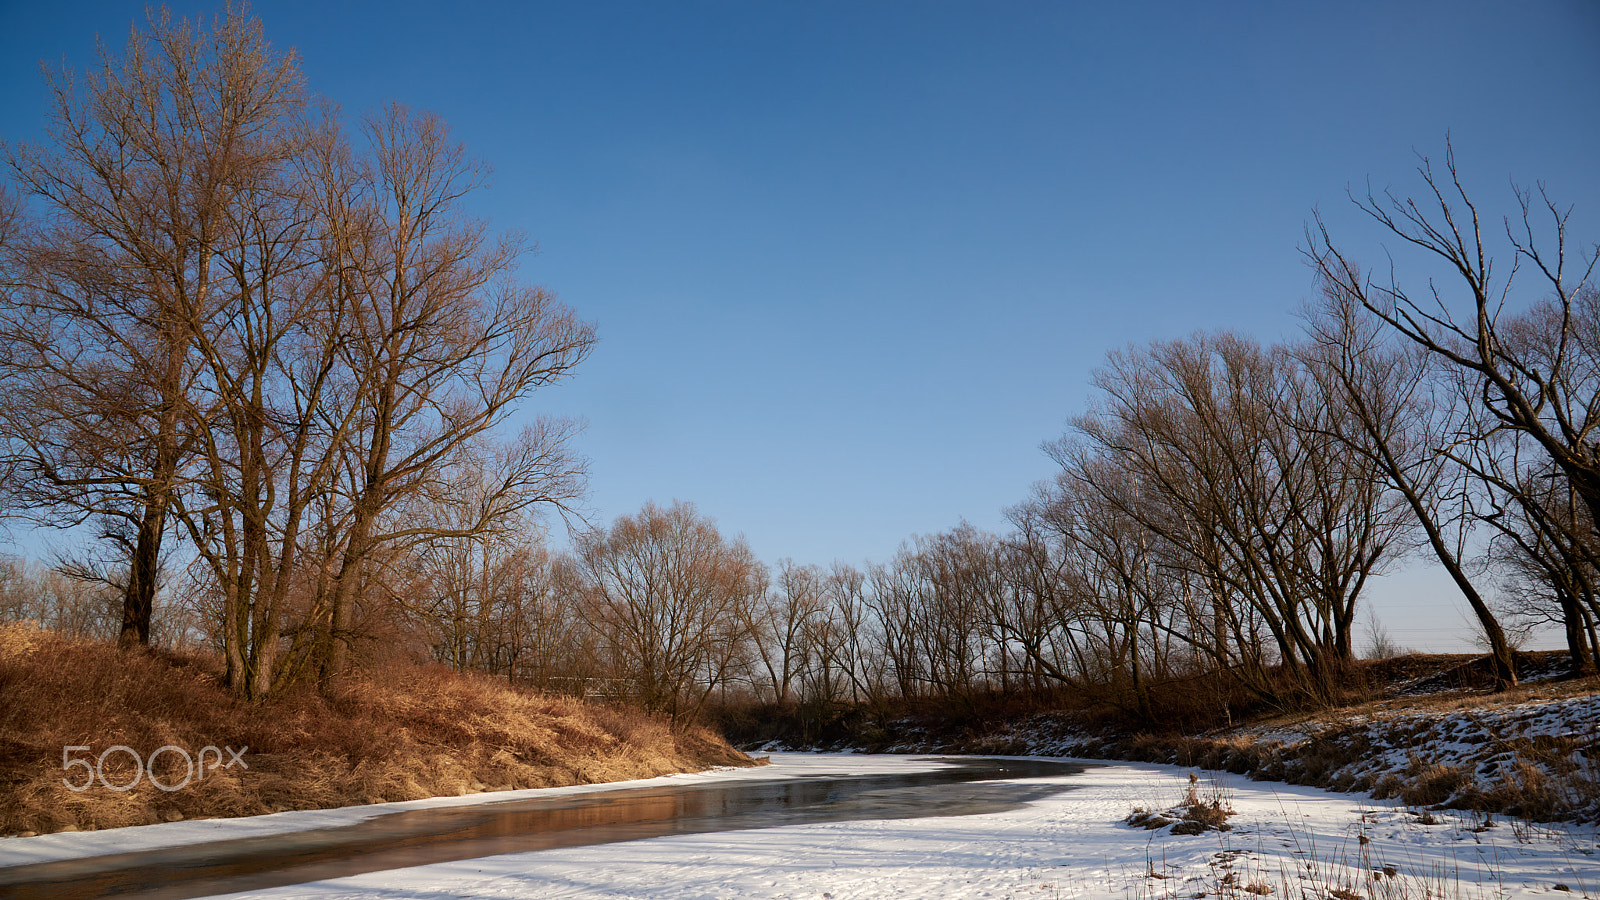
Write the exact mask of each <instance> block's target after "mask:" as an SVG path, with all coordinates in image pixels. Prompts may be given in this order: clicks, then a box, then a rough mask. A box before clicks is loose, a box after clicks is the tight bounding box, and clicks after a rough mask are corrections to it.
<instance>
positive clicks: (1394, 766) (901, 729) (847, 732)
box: [743, 657, 1600, 822]
mask: <svg viewBox="0 0 1600 900" xmlns="http://www.w3.org/2000/svg"><path fill="white" fill-rule="evenodd" d="M1428 659H1429V661H1430V662H1429V664H1427V665H1421V664H1418V665H1404V664H1401V665H1395V666H1393V667H1392V669H1393V671H1396V672H1400V673H1404V674H1405V676H1406V677H1403V678H1398V679H1396V680H1395V681H1394V682H1393V683H1390V684H1387V685H1383V686H1382V689H1381V690H1379V691H1376V693H1377V694H1378V695H1379V699H1374V700H1369V701H1367V702H1363V703H1358V704H1353V705H1349V706H1342V707H1336V708H1330V709H1323V710H1316V711H1310V712H1296V713H1288V714H1278V715H1262V716H1259V717H1257V718H1255V719H1253V720H1251V721H1248V722H1243V723H1240V724H1236V725H1232V726H1228V727H1220V728H1211V729H1204V730H1197V731H1192V732H1183V731H1155V730H1135V729H1131V728H1117V727H1107V725H1106V720H1105V719H1104V718H1103V717H1102V718H1099V719H1095V720H1091V719H1090V716H1089V714H1088V713H1086V712H1085V711H1083V710H1074V709H1065V710H1044V711H1041V710H1029V711H1023V712H1020V713H1017V714H1012V715H971V716H967V717H965V718H950V717H941V716H939V715H927V714H915V713H911V714H896V713H889V714H881V713H880V714H879V715H877V716H876V717H872V716H869V715H867V714H865V712H864V711H857V713H855V715H857V716H859V719H857V720H855V724H854V725H853V726H852V727H832V728H829V729H826V730H824V731H821V732H820V734H819V736H818V737H817V738H814V739H811V740H804V739H802V740H796V739H795V738H794V737H792V736H784V737H776V738H766V739H758V740H749V741H746V742H745V743H744V744H743V746H746V747H748V748H752V749H759V750H763V751H776V750H820V751H845V750H858V751H871V752H888V753H974V754H1014V755H1044V756H1075V757H1085V758H1095V759H1115V760H1126V761H1132V762H1159V763H1167V764H1173V765H1182V766H1192V767H1198V768H1203V769H1209V770H1219V771H1227V772H1231V773H1234V774H1240V775H1247V776H1249V777H1250V778H1257V779H1262V780H1267V781H1282V782H1286V783H1289V784H1297V785H1306V786H1312V787H1321V788H1327V789H1330V790H1334V791H1339V792H1349V793H1358V794H1368V795H1370V796H1371V797H1372V798H1374V799H1379V800H1386V799H1390V798H1398V799H1400V800H1402V801H1404V802H1406V803H1408V804H1410V805H1411V806H1414V807H1418V808H1430V809H1435V810H1442V809H1457V810H1463V811H1469V812H1476V813H1495V814H1505V815H1513V816H1519V817H1522V818H1526V819H1529V820H1532V821H1541V822H1550V821H1574V822H1597V821H1600V679H1594V678H1589V679H1583V680H1561V679H1557V678H1553V677H1551V675H1553V674H1554V673H1557V672H1559V671H1560V670H1561V669H1562V664H1561V662H1560V661H1559V660H1554V661H1549V662H1548V664H1547V665H1545V667H1544V668H1543V669H1542V670H1541V669H1531V670H1530V675H1531V677H1530V678H1529V679H1528V680H1527V682H1526V683H1525V684H1524V685H1523V686H1522V687H1520V688H1518V689H1516V690H1513V691H1508V692H1504V693H1498V694H1496V693H1489V692H1487V691H1485V690H1483V689H1482V688H1481V686H1480V685H1479V684H1478V683H1476V682H1475V681H1474V680H1473V679H1472V678H1470V677H1468V676H1469V675H1470V673H1471V672H1472V671H1473V666H1474V663H1473V661H1472V660H1471V659H1470V658H1465V657H1463V658H1449V657H1430V658H1428ZM1401 662H1402V663H1403V662H1404V661H1401ZM843 720H845V719H841V721H843Z"/></svg>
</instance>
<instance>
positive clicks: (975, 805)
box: [0, 759, 1083, 898]
mask: <svg viewBox="0 0 1600 900" xmlns="http://www.w3.org/2000/svg"><path fill="white" fill-rule="evenodd" d="M945 762H946V763H947V765H945V766H944V767H942V768H939V769H936V770H933V771H929V772H915V773H907V774H899V775H866V776H837V777H831V778H821V779H815V780H812V779H808V780H804V781H798V780H782V781H764V780H763V781H745V782H736V783H732V784H725V785H685V786H668V787H651V788H632V789H626V790H618V791H612V792H607V793H605V794H603V795H594V794H590V795H581V794H580V795H575V796H569V797H550V798H540V799H533V800H513V801H508V802H503V803H485V804H478V805H474V806H458V807H448V808H442V809H422V810H409V811H405V812H398V813H391V814H389V815H384V816H379V817H377V818H374V819H369V820H367V821H365V822H359V823H356V824H354V825H346V826H341V827H338V828H323V829H316V830H312V831H301V832H294V833H291V834H282V835H270V836H263V837H253V838H241V839H235V840H228V841H215V842H211V843H206V844H198V845H194V846H189V847H177V848H171V849H166V850H153V851H146V852H140V853H123V854H116V855H112V856H99V857H92V858H90V859H81V860H66V861H62V862H53V863H40V864H36V865H29V866H15V867H11V868H0V897H6V898H12V897H15V898H33V897H50V898H74V897H101V896H107V895H116V896H121V897H142V898H185V897H201V896H205V895H208V894H218V893H227V892H231V891H243V890H251V889H258V888H268V887H281V886H283V885H289V884H300V883H303V882H307V881H318V880H322V879H326V878H339V877H343V876H346V875H358V874H361V873H363V872H376V871H381V870H384V869H397V868H403V867H406V866H420V865H427V864H430V863H441V862H451V861H455V860H462V859H474V858H477V857H481V856H492V855H495V854H498V853H516V852H525V851H529V850H547V849H552V848H556V847H576V846H585V845H591V844H606V843H614V842H617V841H631V840H637V839H639V838H648V837H661V836H664V835H672V834H704V833H710V832H718V831H739V830H744V829H751V828H771V827H775V826H779V825H801V824H810V823H816V822H838V821H846V820H852V819H906V818H921V817H927V816H960V815H973V814H977V813H989V812H1001V811H1004V810H1007V809H1013V808H1016V807H1018V806H1020V805H1022V804H1024V803H1028V802H1030V801H1033V800H1038V799H1042V798H1044V797H1047V796H1049V795H1051V794H1055V793H1059V792H1061V791H1064V790H1068V789H1069V787H1070V786H1069V785H1066V784H1061V783H1039V782H1023V783H1016V782H1014V781H1013V779H1027V778H1040V777H1047V776H1062V775H1075V774H1077V773H1079V772H1081V771H1082V770H1083V766H1082V765H1080V764H1076V763H1063V762H1053V761H1046V760H1000V759H952V760H947V761H945Z"/></svg>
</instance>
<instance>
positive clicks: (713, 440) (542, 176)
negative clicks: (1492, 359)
mask: <svg viewBox="0 0 1600 900" xmlns="http://www.w3.org/2000/svg"><path fill="white" fill-rule="evenodd" d="M1222 6H1223V5H1222V4H1196V3H1142V4H1141V3H1128V4H1109V3H1105V4H1076V3H1037V4H1034V3H1008V4H978V3H934V2H915V3H913V2H903V3H861V2H851V3H826V2H819V3H804V4H801V3H785V4H780V3H766V2H728V3H564V4H544V3H509V2H507V3H492V2H482V3H473V2H459V3H450V4H442V3H416V2H385V3H357V2H339V0H322V2H316V3H312V2H259V3H256V4H254V5H253V7H252V8H253V11H254V12H255V13H256V14H257V15H259V16H260V17H261V18H262V20H263V21H264V23H265V26H266V30H267V34H268V36H269V38H270V39H271V40H272V41H273V43H274V44H275V45H277V46H279V47H282V48H288V47H294V48H296V49H297V50H298V51H299V53H300V54H301V56H302V58H303V66H304V70H305V72H306V74H307V77H308V79H309V82H310V85H311V87H312V88H313V89H314V90H315V91H317V92H319V93H321V94H323V95H325V96H327V97H329V98H332V99H333V100H336V101H338V102H339V103H341V104H342V105H343V107H344V109H345V111H346V112H347V113H348V114H351V115H355V114H359V113H360V112H361V111H363V110H367V109H371V108H373V107H374V106H376V105H378V104H381V103H384V102H386V101H388V100H391V99H398V100H401V101H402V102H405V103H408V104H411V105H413V106H418V107H425V108H429V109H432V110H435V111H437V112H438V113H440V114H441V115H443V116H444V117H445V118H446V119H447V120H448V121H449V122H450V123H451V125H452V126H453V128H454V134H455V135H456V137H457V138H459V139H460V140H461V141H463V142H464V143H465V144H466V145H467V147H468V148H469V149H470V151H471V152H472V153H474V154H475V155H477V156H478V157H480V158H482V159H484V160H485V161H487V162H488V163H490V164H491V165H492V166H493V167H494V169H495V176H494V179H493V184H492V188H491V189H490V190H488V191H486V192H484V193H483V194H482V195H480V196H479V197H478V198H477V199H476V201H475V207H474V211H475V212H477V213H479V214H481V215H484V216H487V217H489V218H490V219H491V221H492V223H493V224H494V225H495V226H496V227H503V228H516V229H521V230H523V231H525V232H526V233H527V234H528V235H529V236H530V237H532V238H533V239H534V240H536V241H537V242H538V243H539V246H540V251H541V252H540V255H539V256H538V257H536V258H534V259H532V260H531V261H530V262H529V264H528V265H527V266H526V267H525V270H524V274H525V275H526V277H527V278H528V279H529V280H531V281H534V282H537V283H540V284H544V285H546V286H548V287H550V288H551V289H553V290H555V291H556V292H557V293H558V294H559V295H560V296H561V297H562V298H563V299H564V300H565V301H566V302H568V303H569V304H570V305H572V306H573V307H575V308H576V309H577V310H579V311H580V312H581V314H582V315H584V316H585V317H586V318H589V319H591V320H593V321H595V322H596V323H597V324H598V327H599V333H600V337H601V343H600V345H599V347H598V349H597V350H596V352H595V354H594V356H593V357H592V358H591V359H590V361H589V362H588V363H586V364H585V366H584V367H583V369H582V371H580V372H579V374H578V375H577V376H576V378H575V379H574V380H573V381H572V382H570V383H569V384H567V385H565V386H562V387H560V388H558V389H555V390H552V391H550V392H548V394H546V395H544V396H541V397H540V398H539V399H538V401H537V402H536V404H535V406H537V407H538V409H537V410H532V409H530V412H532V411H540V412H551V413H557V414H563V415H574V416H581V417H583V418H586V419H587V420H588V422H589V426H588V430H587V431H586V432H585V434H584V435H583V437H582V438H581V449H582V451H583V452H584V453H585V454H586V455H587V456H588V457H589V458H590V459H591V488H592V494H591V497H590V499H589V509H590V510H591V514H592V516H593V517H594V519H595V520H596V521H606V520H609V519H610V518H611V517H614V516H616V515H618V514H621V513H625V512H632V511H634V510H637V509H638V507H639V506H640V505H641V504H642V503H643V502H644V501H645V500H646V499H650V498H654V499H656V500H659V501H662V502H666V501H670V500H672V499H674V498H678V499H684V500H691V501H694V502H695V503H696V504H698V505H699V507H700V508H701V510H702V511H703V512H705V513H708V514H710V515H712V516H714V517H716V519H717V520H718V522H719V523H720V525H721V526H722V528H723V529H724V531H726V532H729V533H743V534H744V535H745V536H746V537H747V539H748V540H749V542H750V544H751V546H752V547H753V548H754V549H755V551H756V552H757V554H759V555H760V556H762V557H763V558H765V559H767V560H769V561H773V560H776V559H778V558H780V557H784V556H789V557H793V558H795V559H796V560H798V561H801V562H817V563H822V564H827V563H829V562H831V561H832V560H834V559H842V560H845V561H851V562H861V561H862V560H865V559H873V560H883V559H886V558H887V557H888V556H890V555H891V554H892V553H893V552H894V550H895V548H896V547H897V546H898V545H899V544H900V542H901V541H902V540H904V539H906V538H907V537H909V536H910V535H912V534H917V533H930V532H934V531H938V530H942V529H945V528H949V527H951V526H953V525H955V524H956V523H957V522H958V521H959V520H960V519H962V518H963V517H964V518H966V519H968V520H969V521H971V522H973V523H974V524H976V525H978V526H980V527H986V528H991V529H997V530H998V529H1003V528H1004V524H1005V523H1004V518H1003V515H1002V510H1003V509H1004V507H1006V506H1008V505H1011V504H1014V503H1016V502H1018V501H1020V500H1022V499H1023V498H1024V497H1025V496H1026V495H1027V493H1028V491H1029V487H1030V485H1031V484H1032V483H1034V482H1035V481H1038V480H1040V479H1043V478H1047V477H1049V476H1050V475H1051V473H1052V463H1051V462H1050V461H1049V460H1048V458H1046V457H1045V455H1044V454H1043V453H1042V452H1040V450H1039V444H1040V442H1041V441H1044V440H1047V439H1050V438H1053V437H1056V436H1059V435H1060V434H1061V432H1062V431H1063V429H1064V428H1065V427H1066V423H1067V421H1068V419H1069V418H1070V417H1071V416H1072V415H1074V414H1076V413H1078V412H1080V411H1081V410H1082V409H1083V407H1084V403H1085V400H1086V398H1087V397H1088V394H1089V388H1088V378H1089V375H1090V373H1091V372H1092V370H1093V369H1094V367H1095V366H1097V365H1099V363H1100V362H1101V360H1102V359H1103V357H1104V355H1105V353H1106V352H1107V351H1108V350H1110V349H1113V348H1118V347H1123V346H1125V345H1127V344H1129V343H1143V342H1146V341H1148V340H1151V339H1154V338H1162V337H1175V336H1181V335H1185V334H1188V333H1191V332H1193V331H1195V330H1198V329H1239V330H1244V331H1248V332H1251V333H1253V334H1256V335H1257V336H1259V337H1261V338H1263V339H1269V340H1270V339H1276V338H1280V337H1287V336H1290V335H1292V334H1293V333H1294V332H1295V330H1296V329H1297V327H1298V323H1297V320H1296V319H1295V317H1294V311H1295V309H1296V308H1297V307H1298V306H1299V305H1300V304H1301V303H1302V302H1303V301H1304V300H1305V299H1306V298H1307V297H1308V296H1309V295H1310V293H1311V276H1310V272H1309V270H1308V269H1307V268H1306V266H1305V264H1304V262H1303V260H1302V258H1301V256H1300V254H1299V252H1298V247H1299V245H1300V243H1301V241H1302V233H1303V228H1304V226H1305V224H1306V223H1307V221H1308V219H1309V218H1310V215H1311V211H1312V209H1313V208H1314V207H1320V208H1321V209H1322V210H1323V212H1324V214H1325V216H1326V218H1327V219H1328V220H1329V222H1330V224H1331V225H1332V226H1333V227H1334V229H1335V231H1336V233H1337V234H1339V235H1341V236H1343V237H1345V241H1344V242H1345V243H1346V244H1348V245H1349V246H1351V247H1353V248H1354V250H1355V254H1354V255H1355V256H1356V257H1357V258H1359V259H1363V260H1374V261H1378V260H1381V258H1382V254H1383V250H1382V249H1381V245H1380V243H1379V236H1378V235H1377V234H1376V233H1375V232H1374V231H1372V229H1371V228H1370V227H1369V226H1368V224H1367V223H1366V222H1364V221H1363V220H1362V219H1361V218H1360V217H1359V215H1358V214H1356V213H1355V212H1354V211H1353V210H1352V209H1351V208H1350V206H1349V204H1348V201H1347V200H1346V199H1345V191H1346V189H1347V187H1351V186H1354V187H1355V189H1357V190H1358V191H1364V190H1365V184H1366V182H1367V179H1369V178H1370V179H1372V182H1373V183H1374V184H1375V185H1376V186H1377V187H1379V188H1382V187H1384V186H1386V185H1390V184H1392V185H1394V186H1395V187H1396V188H1397V189H1399V190H1402V191H1411V190H1414V189H1415V188H1416V187H1417V182H1416V181H1415V178H1414V169H1415V165H1416V162H1417V158H1416V153H1418V152H1421V153H1425V154H1429V155H1433V156H1439V155H1442V153H1443V147H1444V141H1445V136H1446V134H1449V135H1450V136H1451V138H1452V140H1453V141H1454V144H1455V147H1456V151H1457V154H1458V157H1459V159H1460V162H1461V165H1462V168H1463V170H1464V173H1465V175H1466V177H1467V178H1468V180H1469V185H1470V186H1472V187H1473V188H1474V189H1475V192H1476V193H1477V194H1478V195H1479V196H1480V197H1481V198H1482V199H1483V200H1485V201H1486V202H1487V205H1488V206H1489V207H1491V208H1492V209H1493V210H1494V211H1496V212H1497V213H1499V212H1503V211H1508V209H1509V203H1510V200H1511V195H1510V188H1509V185H1510V183H1511V181H1512V179H1515V180H1517V181H1518V182H1520V183H1531V182H1533V181H1535V180H1543V181H1544V182H1546V183H1547V185H1548V187H1549V189H1550V191H1551V193H1552V194H1553V195H1554V196H1556V197H1558V198H1561V199H1562V200H1563V201H1565V202H1570V203H1573V204H1576V206H1577V212H1576V213H1575V215H1574V219H1573V232H1574V234H1575V235H1576V236H1578V237H1579V239H1580V240H1581V241H1582V242H1583V243H1584V244H1585V246H1590V245H1592V244H1593V242H1594V241H1595V240H1596V239H1597V238H1600V164H1597V163H1600V5H1597V4H1595V3H1593V2H1577V0H1574V2H1538V3H1480V2H1459V0H1458V2H1449V3H1402V2H1385V3H1339V4H1310V3H1281V2H1277V3H1256V4H1250V3H1245V4H1227V5H1226V7H1227V8H1226V9H1222V8H1221V7H1222ZM173 9H174V11H175V12H177V13H180V14H191V15H192V14H194V13H197V12H198V13H201V14H204V15H209V14H210V13H211V12H213V11H214V10H215V9H216V7H215V6H214V5H211V4H198V3H192V2H182V3H178V4H175V5H174V6H173ZM142 16H143V2H142V0H141V2H61V3H53V4H41V3H36V2H29V3H17V2H11V0H3V2H0V88H3V89H0V135H3V136H5V137H6V138H8V139H28V138H31V137H33V136H34V135H36V134H37V132H38V127H39V120H40V114H41V111H42V109H43V106H44V99H45V98H44V93H43V89H42V86H41V82H40V79H39V76H38V70H37V64H38V61H39V60H41V59H46V60H52V61H55V60H59V59H61V58H62V57H63V56H64V57H65V58H66V59H67V60H68V61H69V62H70V63H72V64H73V65H76V66H83V65H85V64H88V63H91V62H92V61H93V59H94V40H95V35H96V34H97V33H98V34H99V35H101V36H103V37H104V38H105V39H106V41H107V42H108V43H109V44H111V45H112V46H113V47H114V48H116V47H120V45H121V43H122V41H123V40H124V38H125V36H126V33H127V29H128V26H129V24H130V23H131V22H133V21H134V20H135V19H139V20H141V21H142ZM1437 590H1438V589H1437V587H1436V585H1435V584H1434V583H1433V582H1430V581H1428V579H1426V578H1425V577H1424V576H1420V575H1412V576H1407V577H1401V578H1396V579H1390V580H1389V581H1388V582H1387V583H1386V584H1384V585H1382V586H1380V591H1379V597H1380V599H1381V600H1382V601H1383V609H1384V613H1383V615H1384V618H1385V620H1386V621H1390V622H1391V625H1392V627H1394V629H1395V631H1396V632H1397V635H1396V636H1397V637H1399V638H1400V639H1401V640H1402V642H1406V643H1413V644H1417V645H1427V646H1440V645H1442V644H1443V643H1446V642H1447V641H1448V640H1449V637H1448V635H1446V634H1445V632H1446V631H1448V629H1444V628H1443V627H1442V626H1439V625H1438V622H1439V621H1441V619H1440V618H1439V616H1438V612H1439V610H1441V609H1444V610H1450V609H1453V607H1452V604H1451V601H1450V600H1449V599H1448V590H1445V591H1444V594H1445V596H1443V597H1441V596H1437V595H1436V594H1437ZM1447 615H1448V618H1449V620H1450V621H1452V622H1453V621H1454V620H1455V613H1454V612H1448V613H1447ZM1461 630H1462V631H1463V632H1464V630H1465V629H1464V628H1463V629H1461ZM1450 633H1451V634H1453V633H1454V632H1453V631H1450Z"/></svg>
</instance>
